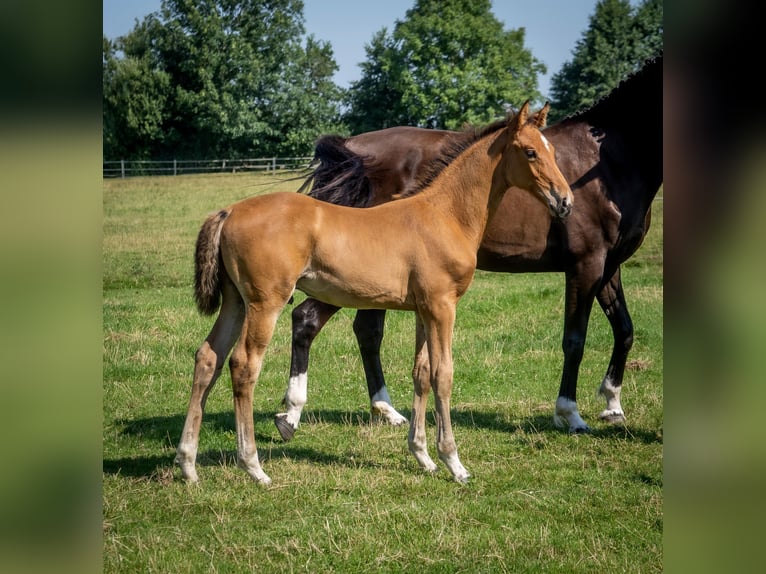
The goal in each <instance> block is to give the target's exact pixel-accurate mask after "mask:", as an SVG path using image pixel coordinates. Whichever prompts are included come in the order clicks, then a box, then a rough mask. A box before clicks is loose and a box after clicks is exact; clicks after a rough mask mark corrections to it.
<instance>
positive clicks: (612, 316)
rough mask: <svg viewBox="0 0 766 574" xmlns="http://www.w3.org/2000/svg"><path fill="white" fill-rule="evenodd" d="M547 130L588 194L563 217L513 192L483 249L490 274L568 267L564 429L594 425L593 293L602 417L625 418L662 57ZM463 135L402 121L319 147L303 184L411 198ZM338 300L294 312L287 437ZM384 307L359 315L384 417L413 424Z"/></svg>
mask: <svg viewBox="0 0 766 574" xmlns="http://www.w3.org/2000/svg"><path fill="white" fill-rule="evenodd" d="M544 133H545V136H546V137H547V138H548V139H549V140H550V141H551V142H553V143H554V145H555V146H556V157H557V160H558V163H559V167H560V168H561V171H562V173H563V174H564V176H565V177H566V178H567V181H568V182H569V184H570V186H571V188H572V191H573V192H574V194H575V197H576V199H577V207H576V208H575V209H574V211H573V213H572V215H571V216H570V217H568V218H567V219H566V220H565V221H560V220H556V219H552V218H551V217H550V215H549V213H548V212H547V210H545V209H544V208H543V207H542V206H541V205H540V204H539V202H536V201H534V200H533V199H532V198H531V196H529V195H528V194H524V193H523V192H521V191H520V190H518V189H510V190H509V191H508V192H507V193H506V194H505V196H504V198H503V199H502V201H501V203H500V206H499V208H498V211H497V213H496V215H495V217H494V218H493V219H492V220H491V222H490V224H489V226H488V228H487V230H486V233H485V236H484V238H483V240H482V243H481V246H480V248H479V251H478V258H477V264H478V268H479V269H483V270H488V271H499V272H505V273H526V272H547V271H555V272H563V273H564V275H565V284H566V295H565V310H564V334H563V342H562V347H563V351H564V365H563V369H562V373H561V384H560V387H559V395H558V399H557V400H556V406H555V410H554V422H555V424H556V426H558V427H564V426H568V428H569V430H570V431H571V432H587V431H589V430H590V429H589V427H588V425H587V424H586V423H585V421H584V420H583V419H582V418H581V417H580V414H579V412H578V409H577V397H576V392H577V377H578V372H579V368H580V362H581V360H582V356H583V351H584V347H585V339H586V334H587V329H588V321H589V318H590V313H591V309H592V306H593V300H594V298H595V299H596V300H597V301H598V302H599V305H600V306H601V309H602V310H603V311H604V313H605V314H606V317H607V319H608V320H609V323H610V325H611V327H612V333H613V336H614V345H613V349H612V356H611V359H610V361H609V366H608V367H607V370H606V374H605V376H604V378H603V380H602V382H601V386H600V388H599V392H600V394H601V395H603V396H604V397H605V399H606V408H605V409H604V410H603V411H602V412H601V413H600V415H599V416H600V418H601V419H603V420H606V421H609V422H621V421H624V418H625V415H624V412H623V409H622V405H621V403H620V392H621V385H622V380H623V374H624V372H625V363H626V361H627V357H628V352H629V351H630V348H631V346H632V343H633V324H632V320H631V317H630V315H629V313H628V308H627V305H626V302H625V296H624V293H623V288H622V282H621V278H620V265H621V263H623V262H624V261H625V260H627V259H628V258H629V257H630V256H631V255H633V253H634V252H635V251H636V249H638V247H639V246H640V245H641V243H642V241H643V239H644V236H645V235H646V233H647V231H648V230H649V222H650V216H651V205H652V201H653V199H654V197H655V195H656V193H657V191H658V190H659V187H660V186H661V184H662V56H658V57H656V58H654V59H651V60H648V61H647V62H645V64H644V66H643V67H642V69H640V70H639V71H638V72H636V73H635V74H633V75H631V76H629V77H628V78H626V79H625V80H624V81H623V82H622V83H621V84H620V85H619V86H618V87H617V88H615V89H614V90H613V91H612V92H611V93H609V94H608V95H607V96H605V97H604V98H602V99H601V100H599V101H598V102H597V103H595V104H594V105H593V106H591V107H590V108H589V109H586V110H584V111H582V112H580V113H578V114H576V115H574V116H571V117H569V118H566V119H565V120H563V121H562V122H560V123H558V124H556V125H553V126H550V127H548V128H546V129H545V131H544ZM463 137H465V136H463V135H462V134H460V133H459V132H449V131H440V130H426V129H420V128H415V127H396V128H389V129H384V130H380V131H375V132H368V133H364V134H360V135H357V136H353V137H350V138H348V139H343V138H339V137H336V136H326V137H324V138H321V139H320V140H319V141H318V142H317V146H316V158H317V159H318V160H319V161H320V165H319V167H318V168H317V169H316V170H315V172H314V174H313V177H310V178H309V179H308V180H307V182H306V184H305V186H304V187H306V188H307V187H308V186H312V189H311V191H310V194H311V195H312V196H314V197H316V198H318V199H321V200H323V201H329V202H333V203H340V204H344V205H353V206H356V207H368V206H372V205H378V204H381V203H385V202H388V201H391V200H392V199H396V198H397V197H398V196H399V195H400V194H402V193H407V192H408V190H410V189H412V187H413V186H414V185H415V182H416V181H417V178H418V174H419V173H420V171H421V170H423V169H426V168H427V166H428V165H429V163H430V162H431V161H434V160H435V159H436V160H437V161H438V158H439V157H440V156H441V155H442V154H443V153H444V149H446V148H448V147H449V146H450V145H452V144H453V141H454V140H455V139H458V140H459V139H461V138H463ZM337 311H338V307H334V306H332V305H328V304H326V303H322V302H319V301H316V300H313V299H307V300H306V301H304V302H303V303H302V304H300V305H298V306H297V307H296V308H295V309H294V311H293V315H292V319H293V349H292V363H291V368H290V382H289V384H288V388H287V391H286V393H285V398H284V404H285V406H286V412H285V413H280V414H278V415H277V417H276V421H275V422H276V424H277V428H278V429H279V432H280V434H281V435H282V438H283V439H284V440H289V439H290V438H292V436H293V434H294V432H295V430H296V429H297V428H298V423H299V421H300V416H301V410H302V408H303V406H304V404H305V402H306V398H307V390H306V388H307V370H308V361H309V350H310V347H311V343H312V341H313V340H314V337H316V335H317V334H318V333H319V331H320V330H321V329H322V327H323V326H324V324H325V323H326V322H327V321H328V319H329V318H330V317H331V316H332V315H333V314H334V313H335V312H337ZM384 318H385V311H371V310H366V311H358V312H357V314H356V318H355V320H354V332H355V334H356V336H357V340H358V343H359V348H360V351H361V354H362V362H363V365H364V370H365V375H366V379H367V386H368V392H369V396H370V404H371V408H372V411H373V413H376V414H379V415H381V416H383V417H384V418H385V419H386V420H388V421H389V422H390V423H392V424H402V423H405V422H407V420H406V419H405V418H404V417H403V416H402V415H400V414H399V413H398V412H397V411H396V410H395V409H394V408H393V406H392V405H391V399H390V397H389V394H388V392H387V390H386V386H385V380H384V378H383V370H382V368H381V364H380V355H379V351H380V344H381V341H382V338H383V324H384Z"/></svg>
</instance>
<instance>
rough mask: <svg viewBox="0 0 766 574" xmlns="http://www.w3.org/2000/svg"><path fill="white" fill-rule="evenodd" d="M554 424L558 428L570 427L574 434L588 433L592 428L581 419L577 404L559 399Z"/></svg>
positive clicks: (565, 399)
mask: <svg viewBox="0 0 766 574" xmlns="http://www.w3.org/2000/svg"><path fill="white" fill-rule="evenodd" d="M553 424H554V425H556V427H558V428H565V427H567V426H568V427H569V432H570V433H572V434H579V433H588V432H590V427H589V426H588V425H587V424H586V422H585V421H584V420H583V419H582V417H580V413H579V412H578V410H577V403H576V402H575V401H570V400H569V399H567V398H564V397H559V398H558V399H556V410H555V411H554V413H553Z"/></svg>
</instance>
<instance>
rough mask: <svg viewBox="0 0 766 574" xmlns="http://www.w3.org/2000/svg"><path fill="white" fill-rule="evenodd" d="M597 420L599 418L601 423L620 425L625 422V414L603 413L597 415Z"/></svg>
mask: <svg viewBox="0 0 766 574" xmlns="http://www.w3.org/2000/svg"><path fill="white" fill-rule="evenodd" d="M598 418H600V419H601V420H602V421H606V422H608V423H612V424H620V423H624V422H625V414H623V413H611V412H608V411H604V412H603V413H601V414H600V415H598Z"/></svg>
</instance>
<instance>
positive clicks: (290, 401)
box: [274, 373, 309, 441]
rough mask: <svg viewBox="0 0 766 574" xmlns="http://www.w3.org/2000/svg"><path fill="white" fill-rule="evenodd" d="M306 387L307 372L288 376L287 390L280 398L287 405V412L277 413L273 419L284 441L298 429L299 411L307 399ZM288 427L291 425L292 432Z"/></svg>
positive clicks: (301, 410)
mask: <svg viewBox="0 0 766 574" xmlns="http://www.w3.org/2000/svg"><path fill="white" fill-rule="evenodd" d="M308 387H309V381H308V374H307V373H299V374H298V375H296V376H294V377H290V380H289V381H288V383H287V390H286V391H285V396H284V398H283V399H282V404H283V405H285V406H286V407H287V412H284V413H278V414H277V415H276V417H275V420H274V424H276V425H277V429H278V430H279V434H280V435H282V439H283V440H285V441H288V440H290V439H291V438H293V435H294V434H295V431H296V430H298V425H299V424H300V422H301V413H302V412H303V407H304V406H305V405H306V401H307V400H308ZM288 427H292V434H290V431H289V430H288ZM283 431H284V432H283ZM286 435H289V436H286Z"/></svg>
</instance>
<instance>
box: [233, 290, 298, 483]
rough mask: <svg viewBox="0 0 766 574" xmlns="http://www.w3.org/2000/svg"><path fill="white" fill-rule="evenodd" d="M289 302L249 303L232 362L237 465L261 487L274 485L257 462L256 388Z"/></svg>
mask: <svg viewBox="0 0 766 574" xmlns="http://www.w3.org/2000/svg"><path fill="white" fill-rule="evenodd" d="M286 302H287V299H285V300H284V301H269V302H259V303H250V305H248V308H247V312H246V315H245V322H244V326H243V329H242V334H241V336H240V338H239V342H238V343H237V345H236V346H235V347H234V351H233V352H232V354H231V358H230V359H229V366H230V368H231V389H232V393H233V394H234V419H235V421H236V430H237V465H238V466H239V467H240V468H241V469H243V470H244V471H245V472H247V474H249V475H250V477H251V478H252V479H253V480H255V481H256V482H259V483H261V484H266V485H268V484H271V479H270V478H269V477H268V475H267V474H266V473H265V472H263V469H262V468H261V463H260V461H259V460H258V450H257V449H256V445H255V432H254V428H253V389H254V387H255V383H256V382H257V381H258V375H259V374H260V372H261V367H262V366H263V355H264V354H265V352H266V347H267V346H268V344H269V341H271V336H272V335H273V334H274V326H275V325H276V323H277V318H278V317H279V312H280V311H281V310H282V307H283V306H284V304H285V303H286Z"/></svg>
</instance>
